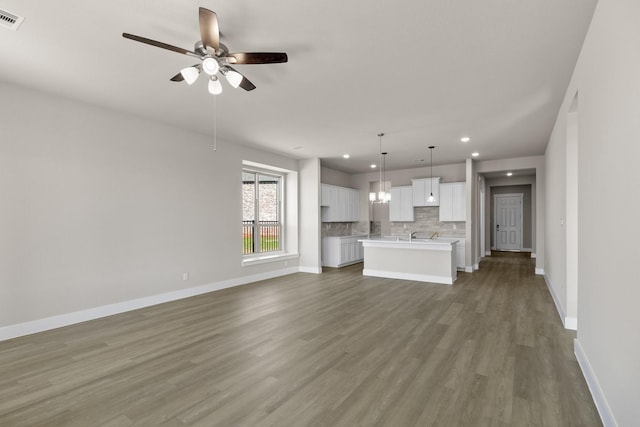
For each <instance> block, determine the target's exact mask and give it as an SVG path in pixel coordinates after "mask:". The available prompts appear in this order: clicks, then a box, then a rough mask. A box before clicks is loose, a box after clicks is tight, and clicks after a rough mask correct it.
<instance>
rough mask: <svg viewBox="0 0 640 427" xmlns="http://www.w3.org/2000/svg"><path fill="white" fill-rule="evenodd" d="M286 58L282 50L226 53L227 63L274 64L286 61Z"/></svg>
mask: <svg viewBox="0 0 640 427" xmlns="http://www.w3.org/2000/svg"><path fill="white" fill-rule="evenodd" d="M287 60H288V58H287V54H286V53H284V52H251V53H230V54H229V55H227V61H228V62H229V64H275V63H279V62H287Z"/></svg>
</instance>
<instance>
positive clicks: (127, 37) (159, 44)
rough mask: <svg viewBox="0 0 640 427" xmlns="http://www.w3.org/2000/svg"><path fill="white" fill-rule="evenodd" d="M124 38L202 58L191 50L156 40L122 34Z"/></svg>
mask: <svg viewBox="0 0 640 427" xmlns="http://www.w3.org/2000/svg"><path fill="white" fill-rule="evenodd" d="M122 37H124V38H125V39H130V40H134V41H137V42H140V43H145V44H149V45H151V46H155V47H159V48H162V49H167V50H170V51H173V52H177V53H182V54H184V55H189V56H195V57H196V58H200V55H198V54H197V53H195V52H192V51H190V50H187V49H183V48H181V47H177V46H172V45H170V44H167V43H162V42H159V41H156V40H151V39H148V38H146V37H140V36H136V35H134V34H129V33H122Z"/></svg>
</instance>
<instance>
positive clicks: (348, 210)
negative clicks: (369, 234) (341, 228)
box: [320, 184, 360, 222]
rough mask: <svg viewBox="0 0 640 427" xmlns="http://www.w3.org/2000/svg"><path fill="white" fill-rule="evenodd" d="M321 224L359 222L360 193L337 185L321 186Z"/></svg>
mask: <svg viewBox="0 0 640 427" xmlns="http://www.w3.org/2000/svg"><path fill="white" fill-rule="evenodd" d="M320 206H322V222H356V221H360V191H358V190H354V189H353V188H346V187H338V186H337V185H329V184H321V186H320Z"/></svg>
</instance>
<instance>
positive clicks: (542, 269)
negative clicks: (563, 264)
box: [536, 267, 544, 276]
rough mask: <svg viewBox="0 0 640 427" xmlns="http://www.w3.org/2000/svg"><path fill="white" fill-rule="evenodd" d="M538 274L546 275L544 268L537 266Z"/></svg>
mask: <svg viewBox="0 0 640 427" xmlns="http://www.w3.org/2000/svg"><path fill="white" fill-rule="evenodd" d="M536 274H537V275H539V276H544V268H538V267H536Z"/></svg>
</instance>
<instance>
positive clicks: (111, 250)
mask: <svg viewBox="0 0 640 427" xmlns="http://www.w3.org/2000/svg"><path fill="white" fill-rule="evenodd" d="M0 99H2V102H0V127H1V128H2V137H1V139H0V203H1V209H0V329H2V327H6V326H8V325H15V324H19V323H22V322H29V321H34V320H37V319H43V318H49V317H51V316H58V315H62V314H65V313H72V312H77V311H81V310H86V309H90V308H94V307H98V306H104V305H109V304H117V303H121V302H124V301H128V300H133V299H140V298H145V297H149V296H153V295H158V294H166V293H171V292H179V291H182V290H184V289H185V288H191V287H196V286H200V285H204V284H211V283H220V282H225V281H227V283H229V281H233V280H236V281H237V279H238V278H242V277H258V276H260V275H269V274H278V273H280V272H284V271H286V270H287V269H291V268H292V267H294V268H296V269H297V265H298V261H297V259H290V260H287V261H280V262H275V263H268V264H260V265H252V266H246V267H243V266H242V264H241V262H242V255H241V252H242V241H241V238H240V236H241V229H240V218H241V207H242V204H241V190H240V189H241V169H242V161H243V160H249V161H254V162H260V163H265V164H270V165H273V166H277V167H280V168H283V169H287V170H291V171H296V170H297V168H298V164H297V161H295V160H293V159H288V158H285V157H282V156H278V155H275V154H272V153H267V152H262V151H258V150H255V149H250V148H246V147H243V146H238V145H234V144H225V143H224V142H222V141H221V142H219V144H218V150H217V152H214V151H213V150H212V143H211V137H206V136H203V135H199V134H195V133H190V132H187V131H184V130H180V129H177V128H173V127H169V126H165V125H162V124H159V123H154V122H150V121H147V120H144V119H139V118H135V117H131V116H127V115H122V114H119V113H116V112H112V111H109V110H105V109H101V108H98V107H94V106H91V105H87V104H81V103H78V102H75V101H71V100H67V99H62V98H59V97H53V96H50V95H46V94H43V93H38V92H33V91H30V90H26V89H23V88H19V87H16V86H11V85H7V84H2V83H0ZM293 175H295V173H294V174H293ZM296 185H297V184H296V182H295V181H294V182H289V180H288V182H287V187H288V188H289V189H290V190H293V191H294V192H295V193H294V194H293V197H296V194H297V192H298V190H297V187H296ZM291 202H293V206H294V208H295V209H294V210H293V211H291V205H289V208H288V209H287V211H288V212H287V215H288V217H289V218H290V219H291V220H293V221H294V223H293V224H292V226H293V229H292V230H287V235H288V236H289V237H291V236H292V232H293V233H294V234H293V235H294V236H295V237H296V238H297V222H296V221H297V200H292V201H291ZM294 243H295V244H297V241H296V242H294ZM295 244H292V245H291V246H294V247H293V248H290V249H292V250H293V251H296V252H297V247H296V245H295ZM184 272H188V273H189V279H188V280H187V281H183V280H182V274H183V273H184Z"/></svg>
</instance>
